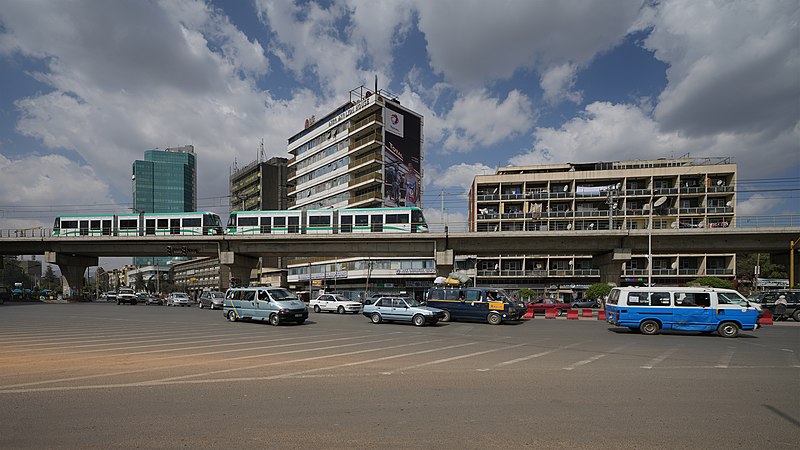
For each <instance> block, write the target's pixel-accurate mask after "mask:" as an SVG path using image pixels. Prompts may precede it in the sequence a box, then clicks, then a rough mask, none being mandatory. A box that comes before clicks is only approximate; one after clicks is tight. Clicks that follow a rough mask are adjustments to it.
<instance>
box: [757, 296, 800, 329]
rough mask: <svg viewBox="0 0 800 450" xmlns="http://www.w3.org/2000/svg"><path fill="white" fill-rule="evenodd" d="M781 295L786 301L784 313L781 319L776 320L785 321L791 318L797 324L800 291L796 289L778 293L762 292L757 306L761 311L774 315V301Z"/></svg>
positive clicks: (799, 309) (798, 319)
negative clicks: (759, 306)
mask: <svg viewBox="0 0 800 450" xmlns="http://www.w3.org/2000/svg"><path fill="white" fill-rule="evenodd" d="M781 295H783V296H784V298H785V299H786V311H785V312H784V313H783V316H782V317H779V318H778V317H776V319H778V320H780V319H787V318H789V317H791V318H792V319H794V320H795V321H797V322H800V290H797V289H781V290H779V291H769V292H764V293H762V295H761V296H760V298H759V302H758V303H759V304H760V305H761V308H762V309H763V310H767V311H769V312H771V313H773V316H774V314H775V300H777V299H778V297H780V296H781Z"/></svg>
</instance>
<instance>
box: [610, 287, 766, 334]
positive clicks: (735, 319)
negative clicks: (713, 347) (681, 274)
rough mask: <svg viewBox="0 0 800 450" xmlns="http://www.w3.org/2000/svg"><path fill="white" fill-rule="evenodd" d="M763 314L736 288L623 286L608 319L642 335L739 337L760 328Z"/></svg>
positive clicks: (614, 294)
mask: <svg viewBox="0 0 800 450" xmlns="http://www.w3.org/2000/svg"><path fill="white" fill-rule="evenodd" d="M760 315H761V313H760V312H759V311H758V310H757V309H756V308H755V307H753V306H751V305H750V303H749V302H748V301H747V300H746V299H745V298H744V297H742V295H741V294H739V293H738V292H736V291H734V290H732V289H717V288H705V287H650V288H648V287H622V288H614V289H612V290H611V293H610V294H609V295H608V299H606V320H607V321H608V323H610V324H612V325H615V326H622V327H628V328H630V329H631V330H634V331H640V332H641V333H642V334H647V335H651V334H657V333H658V332H659V331H661V330H680V331H700V332H702V333H713V332H714V331H716V332H717V333H719V335H720V336H723V337H736V336H738V335H739V331H740V330H747V331H752V330H755V329H756V328H758V318H759V316H760Z"/></svg>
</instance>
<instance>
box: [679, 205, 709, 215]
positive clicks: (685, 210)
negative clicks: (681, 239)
mask: <svg viewBox="0 0 800 450" xmlns="http://www.w3.org/2000/svg"><path fill="white" fill-rule="evenodd" d="M705 212H706V209H705V208H703V207H702V206H700V207H691V208H680V209H679V210H678V214H705Z"/></svg>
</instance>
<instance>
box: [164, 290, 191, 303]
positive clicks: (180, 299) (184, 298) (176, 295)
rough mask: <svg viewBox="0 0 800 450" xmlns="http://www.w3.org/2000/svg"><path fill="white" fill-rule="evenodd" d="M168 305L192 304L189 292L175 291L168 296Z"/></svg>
mask: <svg viewBox="0 0 800 450" xmlns="http://www.w3.org/2000/svg"><path fill="white" fill-rule="evenodd" d="M167 306H191V304H190V303H189V294H187V293H186V292H173V293H172V294H169V297H167Z"/></svg>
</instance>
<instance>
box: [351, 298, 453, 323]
mask: <svg viewBox="0 0 800 450" xmlns="http://www.w3.org/2000/svg"><path fill="white" fill-rule="evenodd" d="M363 314H364V315H365V316H367V317H369V318H370V320H372V323H381V322H383V321H386V322H391V321H398V322H411V323H413V324H414V325H416V326H418V327H421V326H423V325H425V324H426V323H427V324H431V325H436V323H437V322H439V321H440V320H441V319H443V318H444V316H445V312H444V310H442V309H438V308H432V307H430V306H422V305H420V304H419V302H418V301H416V300H412V299H409V298H402V297H381V298H379V299H378V300H376V301H375V303H373V304H371V305H364V310H363Z"/></svg>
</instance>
